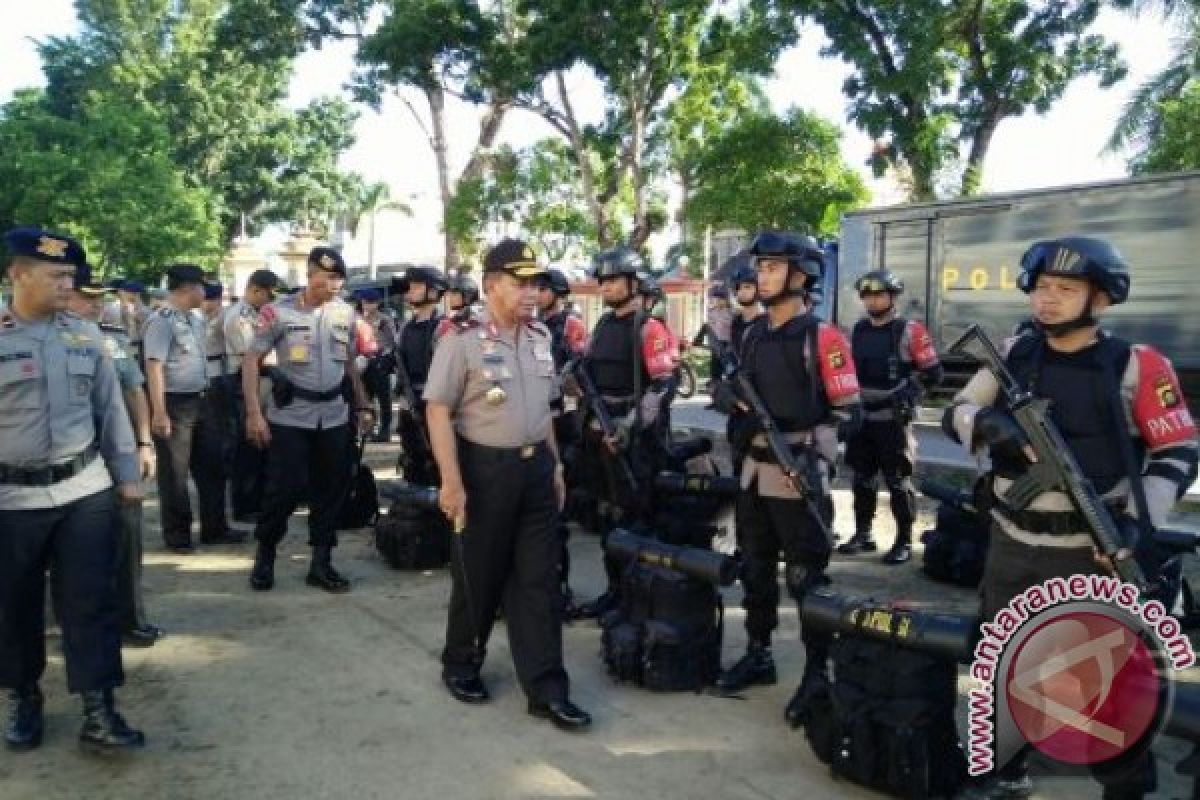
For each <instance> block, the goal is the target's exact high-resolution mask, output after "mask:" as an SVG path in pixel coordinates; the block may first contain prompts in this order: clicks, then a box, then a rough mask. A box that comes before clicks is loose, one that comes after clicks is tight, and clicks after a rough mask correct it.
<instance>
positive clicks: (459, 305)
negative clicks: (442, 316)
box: [446, 271, 479, 317]
mask: <svg viewBox="0 0 1200 800" xmlns="http://www.w3.org/2000/svg"><path fill="white" fill-rule="evenodd" d="M446 286H447V288H446V315H447V316H450V317H456V316H459V315H462V314H470V313H471V311H472V309H473V308H474V306H475V304H476V303H478V302H479V284H477V283H475V279H474V278H472V277H471V276H470V275H468V274H467V273H465V272H461V271H460V272H458V273H456V274H454V275H453V276H452V277H450V278H449V279H448V280H447V282H446Z"/></svg>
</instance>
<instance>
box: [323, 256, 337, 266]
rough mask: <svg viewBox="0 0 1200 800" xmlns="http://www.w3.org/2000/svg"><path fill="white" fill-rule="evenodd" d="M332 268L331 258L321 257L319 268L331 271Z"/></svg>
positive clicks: (332, 261)
mask: <svg viewBox="0 0 1200 800" xmlns="http://www.w3.org/2000/svg"><path fill="white" fill-rule="evenodd" d="M333 267H334V260H333V258H332V257H331V256H321V268H322V269H333Z"/></svg>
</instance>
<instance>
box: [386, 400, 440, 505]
mask: <svg viewBox="0 0 1200 800" xmlns="http://www.w3.org/2000/svg"><path fill="white" fill-rule="evenodd" d="M396 428H397V431H398V432H399V434H400V442H401V448H402V452H401V453H400V459H399V461H400V463H399V464H398V465H397V467H398V468H399V471H400V472H402V473H403V474H404V480H406V481H408V482H409V483H411V484H415V485H418V486H438V485H440V484H441V481H440V480H439V478H438V471H437V462H436V461H434V459H433V453H432V452H430V450H429V447H428V446H427V445H426V441H428V440H427V439H426V435H427V434H426V432H427V430H428V428H427V427H426V425H425V406H424V404H421V405H420V407H419V408H417V409H415V410H413V411H401V412H400V416H399V419H398V424H397V425H396Z"/></svg>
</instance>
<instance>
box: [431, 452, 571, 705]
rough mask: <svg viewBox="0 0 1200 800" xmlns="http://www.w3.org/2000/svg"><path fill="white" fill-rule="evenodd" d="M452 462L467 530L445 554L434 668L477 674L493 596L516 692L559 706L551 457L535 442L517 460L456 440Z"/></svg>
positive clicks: (561, 684)
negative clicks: (446, 589) (446, 575)
mask: <svg viewBox="0 0 1200 800" xmlns="http://www.w3.org/2000/svg"><path fill="white" fill-rule="evenodd" d="M458 457H459V465H460V468H461V470H462V477H463V484H464V486H465V487H466V490H467V526H466V530H465V531H463V533H461V534H459V536H461V538H460V539H459V540H458V541H457V542H456V547H455V550H454V558H453V563H452V575H453V587H452V588H451V591H450V609H449V614H448V616H447V621H446V647H445V649H444V650H443V651H442V664H443V669H444V672H445V674H446V675H448V676H458V677H464V676H471V675H476V674H478V672H479V669H480V667H481V666H482V664H483V659H484V655H485V653H486V649H487V641H488V638H489V637H490V636H491V632H492V624H493V623H494V621H495V619H496V610H497V608H498V607H499V605H500V601H501V600H503V601H504V615H505V622H506V625H507V627H508V642H509V648H510V649H511V650H512V656H513V664H514V666H515V667H516V671H517V679H518V680H519V681H520V684H521V688H522V689H523V690H524V691H525V694H526V695H527V696H528V697H529V698H530V699H531V700H536V701H541V702H553V701H557V700H563V699H565V698H566V697H567V673H566V670H565V669H564V668H563V659H562V618H561V616H560V610H559V608H560V603H559V596H558V592H559V585H558V576H557V566H558V557H559V542H558V537H557V533H556V531H555V520H556V519H557V512H558V507H557V498H556V497H555V495H554V457H553V456H552V455H551V454H550V451H549V448H547V447H546V446H545V445H540V446H538V447H537V448H536V450H535V452H534V454H533V455H532V456H531V457H529V458H521V456H520V455H519V454H518V453H517V452H516V451H512V450H497V449H494V448H489V447H482V446H480V445H474V444H470V443H467V442H464V441H461V440H460V443H459V448H458ZM460 548H461V550H460ZM464 576H465V581H464ZM476 637H478V639H476ZM477 642H478V648H477V647H476V643H477Z"/></svg>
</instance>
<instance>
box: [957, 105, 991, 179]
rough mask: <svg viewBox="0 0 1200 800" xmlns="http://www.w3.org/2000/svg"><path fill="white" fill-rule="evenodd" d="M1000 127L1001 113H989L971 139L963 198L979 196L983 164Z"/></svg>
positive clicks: (964, 174) (964, 176) (964, 172)
mask: <svg viewBox="0 0 1200 800" xmlns="http://www.w3.org/2000/svg"><path fill="white" fill-rule="evenodd" d="M999 126H1000V114H999V112H997V111H989V112H988V113H987V114H986V115H985V116H984V118H983V122H981V123H980V125H979V127H978V128H977V129H976V130H975V135H974V136H972V137H971V153H970V155H968V156H967V168H966V169H965V170H964V171H963V177H962V189H961V191H962V195H963V197H969V196H971V195H975V194H979V189H980V187H982V186H983V162H984V160H985V159H986V158H987V154H988V149H989V148H990V147H991V146H992V137H994V136H995V135H996V128H998V127H999Z"/></svg>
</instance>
